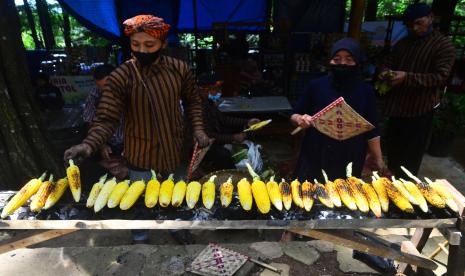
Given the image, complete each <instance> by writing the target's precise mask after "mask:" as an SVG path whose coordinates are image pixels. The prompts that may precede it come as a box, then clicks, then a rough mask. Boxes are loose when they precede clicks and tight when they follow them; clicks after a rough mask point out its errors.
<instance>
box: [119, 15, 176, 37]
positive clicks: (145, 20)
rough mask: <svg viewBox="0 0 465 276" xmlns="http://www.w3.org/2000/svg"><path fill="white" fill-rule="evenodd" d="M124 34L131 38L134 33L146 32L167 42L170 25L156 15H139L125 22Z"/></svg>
mask: <svg viewBox="0 0 465 276" xmlns="http://www.w3.org/2000/svg"><path fill="white" fill-rule="evenodd" d="M123 26H124V34H125V35H126V36H130V35H132V34H134V33H138V32H145V33H147V34H149V35H150V36H152V37H154V38H157V39H160V40H165V39H166V37H167V36H168V31H169V29H170V27H171V26H170V24H167V23H165V22H164V21H163V18H160V17H156V16H154V15H137V16H134V17H132V18H129V19H127V20H125V21H124V22H123Z"/></svg>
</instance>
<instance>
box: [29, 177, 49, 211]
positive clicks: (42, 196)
mask: <svg viewBox="0 0 465 276" xmlns="http://www.w3.org/2000/svg"><path fill="white" fill-rule="evenodd" d="M54 187H55V182H53V175H50V178H49V179H48V181H45V182H43V183H42V185H40V187H39V190H38V191H37V194H36V195H35V196H34V198H33V199H32V201H31V205H30V209H31V211H32V212H39V211H40V210H42V208H43V207H44V205H45V202H46V201H47V198H48V196H49V195H50V193H51V192H52V190H53V189H54Z"/></svg>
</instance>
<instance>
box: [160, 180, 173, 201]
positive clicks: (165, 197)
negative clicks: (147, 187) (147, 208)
mask: <svg viewBox="0 0 465 276" xmlns="http://www.w3.org/2000/svg"><path fill="white" fill-rule="evenodd" d="M173 176H174V175H173V174H170V175H169V176H168V179H166V180H165V181H163V182H162V183H161V186H160V198H159V199H158V201H159V203H160V206H161V207H168V206H169V205H170V203H171V197H172V196H173V188H174V181H173Z"/></svg>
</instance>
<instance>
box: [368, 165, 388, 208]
mask: <svg viewBox="0 0 465 276" xmlns="http://www.w3.org/2000/svg"><path fill="white" fill-rule="evenodd" d="M374 174H375V176H372V182H371V185H372V186H373V189H375V191H376V194H377V195H378V199H379V203H380V204H381V210H382V211H383V212H385V213H387V211H388V210H389V197H388V194H387V192H386V188H385V187H384V182H383V181H376V180H377V179H378V178H379V176H378V174H377V172H374Z"/></svg>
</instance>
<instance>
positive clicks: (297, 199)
mask: <svg viewBox="0 0 465 276" xmlns="http://www.w3.org/2000/svg"><path fill="white" fill-rule="evenodd" d="M291 193H292V201H293V202H294V204H295V205H296V206H298V207H299V208H303V207H304V203H303V202H302V192H301V190H300V182H299V180H297V179H295V180H294V181H292V182H291Z"/></svg>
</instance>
